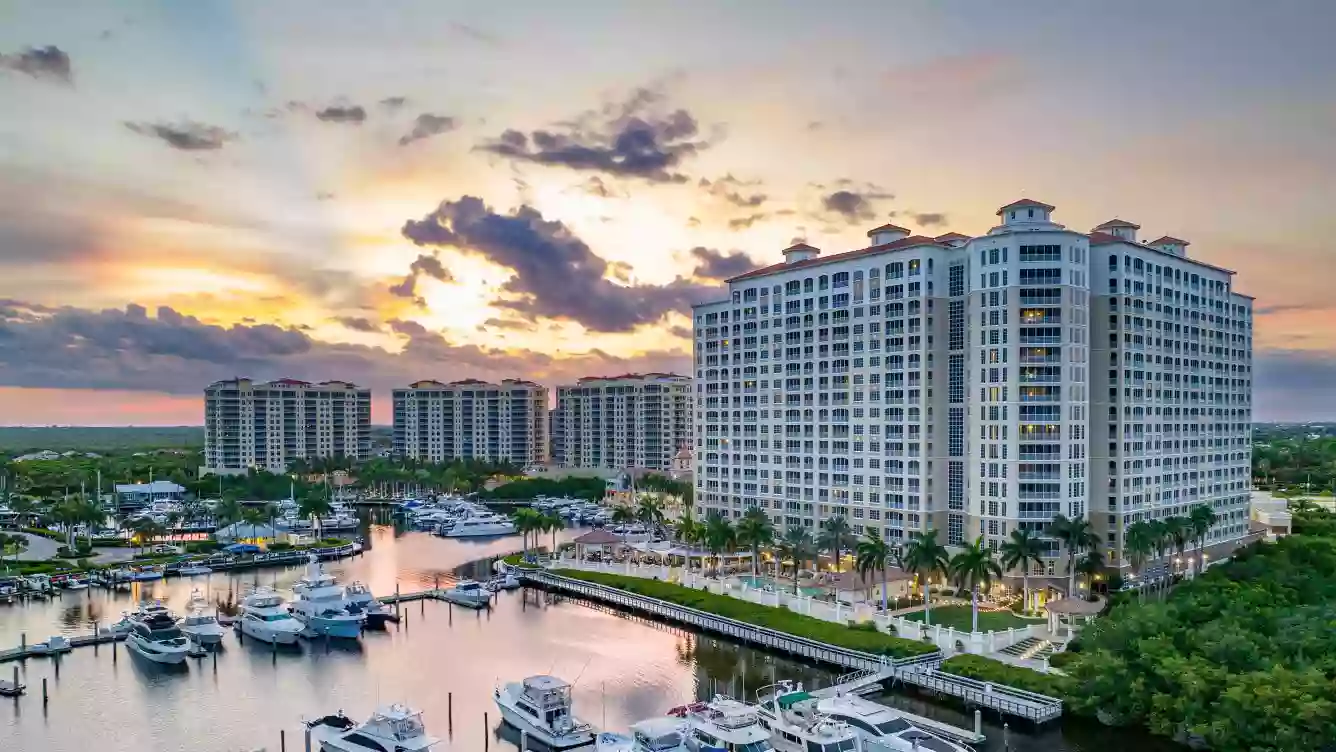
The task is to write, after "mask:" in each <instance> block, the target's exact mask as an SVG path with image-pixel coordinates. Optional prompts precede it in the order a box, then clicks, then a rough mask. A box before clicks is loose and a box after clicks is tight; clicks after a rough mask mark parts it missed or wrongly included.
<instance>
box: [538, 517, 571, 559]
mask: <svg viewBox="0 0 1336 752" xmlns="http://www.w3.org/2000/svg"><path fill="white" fill-rule="evenodd" d="M543 529H544V530H546V531H547V532H549V533H552V553H551V555H552V556H556V555H557V533H558V532H559V531H561V530H565V529H566V521H565V520H563V519H561V515H559V514H556V513H555V512H554V513H552V514H545V515H543Z"/></svg>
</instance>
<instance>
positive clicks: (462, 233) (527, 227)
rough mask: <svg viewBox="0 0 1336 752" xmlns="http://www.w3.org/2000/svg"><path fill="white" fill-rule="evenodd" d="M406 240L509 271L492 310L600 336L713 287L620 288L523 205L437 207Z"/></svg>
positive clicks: (584, 251) (683, 304) (570, 237)
mask: <svg viewBox="0 0 1336 752" xmlns="http://www.w3.org/2000/svg"><path fill="white" fill-rule="evenodd" d="M403 234H404V237H406V238H408V239H409V240H411V241H413V242H414V243H417V244H418V245H424V246H450V247H454V248H457V249H459V250H460V251H462V252H464V253H469V254H473V255H477V256H481V257H483V258H485V259H487V260H488V261H490V262H491V263H493V264H496V265H498V266H502V267H505V268H507V269H509V270H511V272H512V273H513V274H512V276H511V277H510V279H509V280H507V281H506V283H505V284H504V285H503V286H502V290H503V291H504V292H505V293H507V295H508V296H507V297H506V298H504V299H502V300H498V301H495V305H498V306H502V307H505V308H509V309H511V310H514V311H517V312H519V313H521V314H524V315H529V316H535V317H547V318H553V319H566V320H570V321H575V322H578V323H580V324H581V325H583V326H584V327H585V328H587V329H590V330H592V331H599V332H625V331H631V330H633V329H635V328H636V327H638V326H642V325H645V324H653V323H655V322H658V321H660V320H662V319H663V317H664V316H666V315H667V314H668V313H670V312H673V311H680V312H684V313H685V312H687V311H688V309H689V308H690V306H691V305H692V304H693V303H697V302H700V300H701V299H703V298H704V297H706V296H708V295H710V294H712V293H713V292H714V288H711V287H706V286H703V285H699V284H696V283H694V282H691V281H690V280H685V279H682V278H680V277H679V278H677V279H675V280H674V281H672V282H670V283H668V284H666V285H645V284H633V285H625V286H623V285H618V284H615V283H614V282H612V281H611V280H609V279H607V276H608V274H609V272H610V267H609V264H608V262H607V261H606V260H604V259H603V258H601V257H600V256H598V255H597V254H595V253H594V252H593V251H592V250H591V249H590V248H589V246H588V245H586V244H585V242H584V241H583V240H581V239H580V238H579V237H577V236H576V235H575V234H574V233H573V232H571V230H570V228H568V227H566V225H564V224H562V223H561V222H559V221H556V220H548V219H545V218H544V217H543V215H542V214H541V213H539V212H538V210H536V209H534V208H532V207H530V206H521V207H520V208H519V209H517V210H515V211H514V212H512V213H510V214H497V213H496V212H494V211H492V209H491V208H490V207H488V206H487V205H486V204H485V203H483V201H482V199H480V198H476V197H473V196H464V197H463V198H460V199H459V200H457V201H445V202H442V203H441V205H440V206H439V207H437V208H436V210H435V211H433V212H432V213H431V214H428V215H427V216H425V217H423V218H422V219H421V220H417V221H412V220H410V221H409V222H407V223H406V224H405V225H404V228H403Z"/></svg>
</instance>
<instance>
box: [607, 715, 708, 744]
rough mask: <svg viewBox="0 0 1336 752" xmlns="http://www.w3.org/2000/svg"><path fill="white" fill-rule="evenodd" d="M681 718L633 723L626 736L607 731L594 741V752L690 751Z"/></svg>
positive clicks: (666, 717)
mask: <svg viewBox="0 0 1336 752" xmlns="http://www.w3.org/2000/svg"><path fill="white" fill-rule="evenodd" d="M686 739H687V728H686V724H685V723H683V721H682V719H681V718H673V717H670V716H665V717H663V718H650V719H647V720H644V721H641V722H639V723H634V724H631V728H630V729H629V730H628V731H627V733H625V734H614V733H612V732H608V731H605V732H603V733H601V734H599V735H598V737H597V738H596V739H594V752H690V750H688V749H687V743H686Z"/></svg>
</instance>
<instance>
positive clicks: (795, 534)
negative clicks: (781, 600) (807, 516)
mask: <svg viewBox="0 0 1336 752" xmlns="http://www.w3.org/2000/svg"><path fill="white" fill-rule="evenodd" d="M775 553H777V554H778V555H779V558H780V562H781V563H782V562H783V560H784V559H789V560H791V561H792V562H793V594H794V595H797V594H798V575H799V574H800V573H801V572H802V568H803V562H806V561H807V560H808V559H810V558H812V557H813V556H815V555H816V544H815V543H814V542H813V541H812V534H811V533H809V532H807V530H806V528H802V527H798V526H797V525H795V526H793V527H790V528H788V529H787V530H785V531H784V537H783V538H780V540H779V544H778V545H777V546H776V548H775Z"/></svg>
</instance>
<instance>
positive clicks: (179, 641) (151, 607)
mask: <svg viewBox="0 0 1336 752" xmlns="http://www.w3.org/2000/svg"><path fill="white" fill-rule="evenodd" d="M130 620H131V621H132V622H133V627H132V628H131V629H130V631H129V633H127V634H126V635H125V647H126V648H127V649H129V650H130V651H131V652H133V653H137V654H139V655H140V656H143V657H144V658H147V659H149V660H150V661H153V662H154V663H181V662H182V661H184V660H185V659H186V651H187V650H188V649H189V648H190V645H189V641H188V640H187V639H186V636H185V634H183V633H182V632H181V630H180V629H179V628H178V627H177V626H176V617H175V616H174V615H172V612H171V611H169V610H167V607H166V606H164V605H162V604H161V603H152V604H144V605H141V606H140V607H139V610H138V611H136V612H135V613H134V615H132V616H131V617H130Z"/></svg>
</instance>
